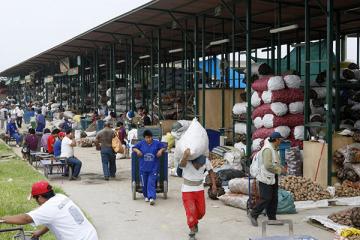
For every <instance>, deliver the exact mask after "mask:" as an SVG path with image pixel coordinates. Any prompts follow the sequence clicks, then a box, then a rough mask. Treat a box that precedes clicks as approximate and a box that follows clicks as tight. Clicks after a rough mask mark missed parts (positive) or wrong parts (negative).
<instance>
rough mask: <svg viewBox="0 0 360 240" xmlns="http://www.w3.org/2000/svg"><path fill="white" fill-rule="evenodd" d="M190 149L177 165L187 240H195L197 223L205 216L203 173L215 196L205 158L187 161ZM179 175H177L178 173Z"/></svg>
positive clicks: (210, 171) (214, 184) (213, 177)
mask: <svg viewBox="0 0 360 240" xmlns="http://www.w3.org/2000/svg"><path fill="white" fill-rule="evenodd" d="M190 155H191V152H190V149H186V150H185V152H184V153H183V157H182V159H181V161H180V163H179V168H180V169H181V170H182V177H183V178H184V183H183V185H182V188H181V191H182V199H183V204H184V208H185V212H186V218H187V224H188V226H189V228H190V233H189V240H195V234H196V233H197V232H198V231H199V227H198V223H199V220H200V219H202V218H203V217H204V215H205V210H206V206H205V193H204V185H203V181H204V173H205V172H206V171H208V173H209V176H210V180H211V191H212V192H213V193H214V194H216V192H217V189H216V181H215V174H214V171H213V170H212V169H213V168H212V166H211V163H210V161H209V159H208V158H207V157H205V156H204V155H201V156H200V157H198V158H196V159H194V160H189V158H190ZM178 174H179V173H178Z"/></svg>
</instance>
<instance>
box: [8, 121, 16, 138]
mask: <svg viewBox="0 0 360 240" xmlns="http://www.w3.org/2000/svg"><path fill="white" fill-rule="evenodd" d="M16 132H17V127H16V124H15V123H12V122H10V123H8V125H7V127H6V133H8V134H9V135H10V136H12V135H13V134H14V133H16Z"/></svg>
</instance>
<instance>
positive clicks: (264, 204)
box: [251, 175, 279, 220]
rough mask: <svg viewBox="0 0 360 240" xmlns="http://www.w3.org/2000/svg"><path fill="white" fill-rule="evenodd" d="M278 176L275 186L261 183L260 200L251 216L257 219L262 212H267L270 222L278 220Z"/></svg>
mask: <svg viewBox="0 0 360 240" xmlns="http://www.w3.org/2000/svg"><path fill="white" fill-rule="evenodd" d="M278 189H279V185H278V176H277V175H275V184H273V185H267V184H265V183H262V182H259V191H260V200H259V202H258V203H257V204H256V206H255V207H254V209H253V210H252V212H251V216H253V217H254V218H257V217H258V216H259V215H260V214H261V213H262V211H263V210H264V209H265V210H266V215H267V217H268V219H269V220H276V211H277V204H278Z"/></svg>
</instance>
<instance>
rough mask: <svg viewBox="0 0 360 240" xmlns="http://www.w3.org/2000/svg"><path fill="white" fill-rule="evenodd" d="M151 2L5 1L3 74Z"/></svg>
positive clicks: (0, 49)
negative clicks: (14, 66)
mask: <svg viewBox="0 0 360 240" xmlns="http://www.w3.org/2000/svg"><path fill="white" fill-rule="evenodd" d="M147 2H149V1H148V0H61V1H52V0H2V1H1V3H0V72H1V71H3V70H5V69H7V68H9V67H11V66H13V65H15V64H18V63H20V62H21V61H24V60H26V59H28V58H30V57H33V56H34V55H36V54H38V53H40V52H42V51H45V50H47V49H49V48H51V47H53V46H56V45H57V44H60V43H62V42H64V41H66V40H68V39H70V38H72V37H74V36H76V35H78V34H80V33H82V32H85V31H87V30H89V29H91V28H93V27H95V26H97V25H100V24H102V23H104V22H105V21H107V20H110V19H112V18H114V17H117V16H119V15H121V14H123V13H125V12H128V11H130V10H132V9H134V8H136V7H139V6H141V5H143V4H145V3H147Z"/></svg>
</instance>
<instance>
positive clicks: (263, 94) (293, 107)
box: [251, 75, 304, 152]
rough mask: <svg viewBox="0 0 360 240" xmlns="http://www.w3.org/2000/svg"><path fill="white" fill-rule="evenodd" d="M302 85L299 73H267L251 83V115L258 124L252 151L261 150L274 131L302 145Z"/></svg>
mask: <svg viewBox="0 0 360 240" xmlns="http://www.w3.org/2000/svg"><path fill="white" fill-rule="evenodd" d="M300 86H301V79H300V77H299V76H297V75H286V76H284V77H282V76H264V77H262V78H259V79H258V80H256V81H255V82H254V83H253V84H252V89H253V90H254V92H253V94H252V97H251V104H252V106H253V107H254V111H253V112H252V119H253V122H254V126H255V128H256V130H255V131H254V132H253V135H252V139H253V145H252V151H253V152H257V151H259V150H260V149H261V147H262V146H263V142H264V139H265V138H267V137H269V136H270V135H271V133H272V132H274V131H277V132H279V133H280V134H281V136H283V137H284V138H286V139H289V140H290V141H291V143H292V145H293V146H300V147H302V140H303V129H304V128H303V126H302V125H303V123H304V116H303V111H304V102H303V101H304V93H303V91H302V89H300ZM295 129H296V136H295V134H294V131H295ZM301 130H302V134H300V133H299V131H301Z"/></svg>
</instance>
